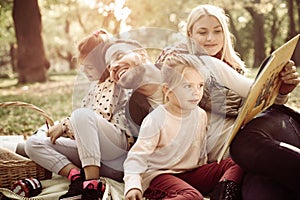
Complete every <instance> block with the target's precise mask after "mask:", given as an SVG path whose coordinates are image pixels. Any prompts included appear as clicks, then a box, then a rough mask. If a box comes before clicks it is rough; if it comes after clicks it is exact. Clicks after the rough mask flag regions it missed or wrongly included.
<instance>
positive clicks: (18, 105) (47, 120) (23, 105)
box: [0, 101, 54, 126]
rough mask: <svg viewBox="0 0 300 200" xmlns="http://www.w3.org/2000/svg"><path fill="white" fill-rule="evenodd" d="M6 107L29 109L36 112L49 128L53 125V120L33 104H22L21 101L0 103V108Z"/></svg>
mask: <svg viewBox="0 0 300 200" xmlns="http://www.w3.org/2000/svg"><path fill="white" fill-rule="evenodd" d="M8 106H16V107H24V108H29V109H32V110H34V111H37V112H38V113H40V114H41V115H42V116H43V117H44V118H45V119H46V123H47V124H49V125H50V126H53V125H54V121H53V119H52V118H51V117H50V116H49V115H48V114H47V113H45V111H43V110H42V109H40V108H39V107H37V106H35V105H33V104H30V103H25V102H22V101H12V102H3V103H0V107H8Z"/></svg>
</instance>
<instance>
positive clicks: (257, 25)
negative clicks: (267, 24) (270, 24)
mask: <svg viewBox="0 0 300 200" xmlns="http://www.w3.org/2000/svg"><path fill="white" fill-rule="evenodd" d="M256 3H257V5H259V3H260V1H259V0H258V1H257V0H256ZM255 5H256V4H254V5H249V6H246V7H245V9H246V10H247V11H248V12H249V13H250V15H251V16H252V18H253V21H254V23H253V36H254V63H253V67H259V65H260V63H261V62H262V61H263V60H264V59H265V57H266V48H265V41H266V39H265V32H264V15H263V13H260V12H259V10H258V7H259V6H257V7H256V6H255Z"/></svg>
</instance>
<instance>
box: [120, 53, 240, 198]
mask: <svg viewBox="0 0 300 200" xmlns="http://www.w3.org/2000/svg"><path fill="white" fill-rule="evenodd" d="M205 68H206V67H205V66H204V62H201V58H200V57H197V56H195V55H191V54H177V53H174V54H171V55H169V56H168V58H166V59H165V62H164V63H163V66H162V69H161V71H162V80H163V92H164V100H165V103H164V104H163V105H160V106H158V107H157V108H156V109H155V110H153V111H152V112H151V113H150V114H149V115H148V116H147V117H146V118H145V119H144V120H143V123H142V125H141V129H140V132H139V137H138V139H137V141H136V143H135V144H134V146H133V147H132V149H131V150H130V151H129V153H128V157H127V159H126V160H125V162H124V170H125V171H124V173H125V176H124V181H125V191H124V192H125V197H126V199H128V200H129V199H130V200H138V199H142V198H143V196H144V197H146V198H148V199H203V196H204V195H208V194H210V198H211V199H212V200H213V199H225V198H226V199H237V198H238V196H239V188H238V183H239V182H240V179H241V176H242V174H243V172H242V170H241V169H240V167H239V166H238V165H236V164H235V163H234V162H233V161H232V160H231V159H230V158H228V159H225V160H223V161H221V162H220V163H219V164H217V163H216V162H214V163H210V164H207V151H206V143H207V134H206V125H207V116H206V112H205V111H204V110H203V109H201V108H200V107H199V106H198V103H199V102H200V100H201V98H202V95H203V87H204V80H205V77H204V75H205V73H200V72H199V70H201V71H202V72H204V70H205ZM223 180H229V181H230V183H231V184H229V185H227V188H224V187H222V185H221V184H222V182H223ZM219 182H220V184H218V183H219Z"/></svg>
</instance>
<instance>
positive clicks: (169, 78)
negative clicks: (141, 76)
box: [161, 53, 204, 102]
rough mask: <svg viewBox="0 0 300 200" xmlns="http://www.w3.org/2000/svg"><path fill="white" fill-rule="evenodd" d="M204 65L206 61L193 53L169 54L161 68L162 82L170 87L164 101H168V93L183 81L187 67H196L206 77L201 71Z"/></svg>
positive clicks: (165, 93)
mask: <svg viewBox="0 0 300 200" xmlns="http://www.w3.org/2000/svg"><path fill="white" fill-rule="evenodd" d="M203 65H204V62H202V61H201V59H200V58H199V57H198V56H196V55H193V54H187V53H171V54H169V55H167V57H166V58H165V60H164V62H163V64H162V68H161V74H162V84H163V85H164V86H167V88H168V89H167V90H166V91H165V92H164V102H167V100H168V99H167V97H168V94H169V93H170V92H171V91H172V90H173V89H174V88H176V87H177V86H178V85H179V84H180V83H181V81H182V79H183V78H184V74H185V72H186V70H187V68H192V69H195V70H196V71H198V72H199V74H200V75H201V76H202V77H203V78H204V74H203V73H202V71H200V68H201V66H203Z"/></svg>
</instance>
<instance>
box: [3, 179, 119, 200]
mask: <svg viewBox="0 0 300 200" xmlns="http://www.w3.org/2000/svg"><path fill="white" fill-rule="evenodd" d="M104 180H105V181H106V190H105V193H104V196H103V200H122V199H124V197H123V186H124V185H123V183H119V182H117V181H114V180H112V179H109V178H104ZM41 183H42V187H43V190H42V192H41V193H40V194H39V195H38V196H36V197H32V198H25V197H22V196H19V195H17V194H15V193H13V192H12V191H11V190H9V189H6V188H0V192H2V194H3V195H5V196H7V197H9V198H11V199H19V200H58V198H59V196H61V195H63V194H64V193H66V192H67V190H68V188H69V184H70V182H69V180H68V179H67V178H65V177H62V176H59V175H56V174H53V177H52V179H49V180H43V181H41Z"/></svg>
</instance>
